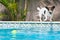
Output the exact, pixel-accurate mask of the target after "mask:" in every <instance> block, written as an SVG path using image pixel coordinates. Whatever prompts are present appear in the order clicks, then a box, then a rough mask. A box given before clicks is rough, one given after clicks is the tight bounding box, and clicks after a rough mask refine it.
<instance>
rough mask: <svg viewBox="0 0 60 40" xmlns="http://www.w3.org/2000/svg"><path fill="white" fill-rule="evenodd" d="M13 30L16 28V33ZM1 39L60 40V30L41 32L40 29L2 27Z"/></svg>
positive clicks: (0, 30)
mask: <svg viewBox="0 0 60 40" xmlns="http://www.w3.org/2000/svg"><path fill="white" fill-rule="evenodd" d="M13 30H16V34H12V33H11V31H13ZM0 40H60V31H55V32H54V31H48V32H47V33H40V32H39V31H29V30H18V29H0Z"/></svg>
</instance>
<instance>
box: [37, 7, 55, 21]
mask: <svg viewBox="0 0 60 40" xmlns="http://www.w3.org/2000/svg"><path fill="white" fill-rule="evenodd" d="M54 8H55V6H52V7H43V8H40V7H37V10H38V15H39V18H40V19H39V20H40V21H52V16H53V10H54Z"/></svg>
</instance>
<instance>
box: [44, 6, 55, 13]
mask: <svg viewBox="0 0 60 40" xmlns="http://www.w3.org/2000/svg"><path fill="white" fill-rule="evenodd" d="M45 8H46V9H48V11H49V13H50V14H52V13H53V10H54V8H55V6H46V7H45Z"/></svg>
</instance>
